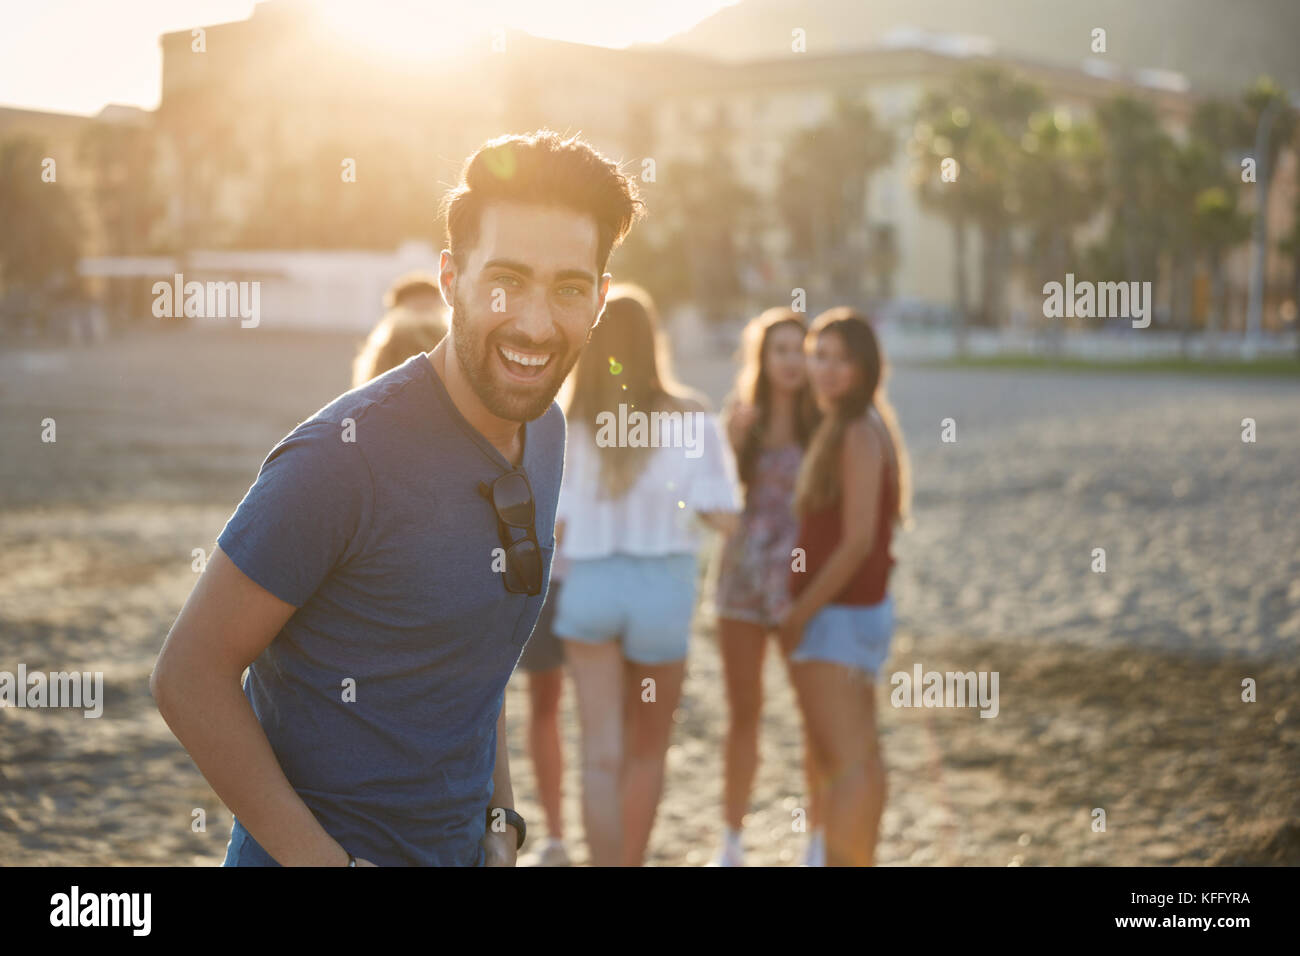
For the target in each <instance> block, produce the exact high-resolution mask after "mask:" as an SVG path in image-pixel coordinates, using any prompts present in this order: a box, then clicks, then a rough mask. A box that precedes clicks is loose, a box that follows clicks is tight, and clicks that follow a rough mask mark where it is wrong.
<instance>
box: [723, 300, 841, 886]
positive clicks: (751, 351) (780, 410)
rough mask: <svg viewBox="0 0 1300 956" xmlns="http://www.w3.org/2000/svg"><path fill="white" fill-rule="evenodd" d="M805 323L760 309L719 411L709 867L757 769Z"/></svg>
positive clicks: (735, 853) (733, 827)
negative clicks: (722, 708) (736, 477)
mask: <svg viewBox="0 0 1300 956" xmlns="http://www.w3.org/2000/svg"><path fill="white" fill-rule="evenodd" d="M806 329H807V326H806V325H805V324H804V321H803V318H802V317H801V316H800V315H799V313H797V312H794V311H792V310H790V309H784V308H775V309H768V310H767V311H766V312H764V313H763V314H762V315H760V316H758V317H757V318H755V319H752V320H751V321H750V322H749V324H748V325H747V326H745V331H744V334H743V336H742V339H741V361H742V365H741V369H740V372H739V374H738V375H737V377H736V384H735V387H734V389H733V390H732V393H731V396H730V397H729V399H728V401H727V403H726V405H725V406H724V409H723V422H724V423H725V426H726V430H727V437H728V439H729V441H730V443H731V447H732V449H733V451H734V452H735V454H736V459H737V464H738V470H739V474H740V481H741V484H742V486H743V488H744V496H745V510H744V513H743V514H742V515H741V518H740V526H739V527H738V528H737V529H736V532H735V533H734V534H732V535H731V536H730V537H728V539H727V541H726V543H725V544H724V545H723V549H722V558H721V562H720V565H719V572H718V584H717V591H716V596H715V600H714V604H715V608H716V612H717V615H718V639H719V644H720V646H721V649H722V663H723V672H724V675H725V677H726V683H727V703H728V709H729V713H730V722H729V724H728V728H727V745H726V756H725V761H724V773H725V785H724V790H723V813H724V816H725V826H726V831H725V834H724V836H723V842H722V849H721V851H720V852H719V854H718V856H717V858H716V860H715V861H714V862H715V864H716V865H718V866H741V865H743V864H744V852H743V848H742V843H741V827H742V826H743V824H744V819H745V813H746V811H747V810H748V809H749V797H750V791H751V789H752V787H753V783H754V774H755V772H756V771H757V769H758V724H759V711H760V709H761V707H762V701H763V660H764V656H765V653H766V650H767V636H768V634H770V633H772V632H773V631H775V629H776V627H777V624H778V623H779V622H780V620H781V616H782V615H783V614H784V613H785V609H786V605H787V603H788V595H787V589H786V588H787V579H788V577H789V574H790V562H791V550H792V549H793V548H794V545H795V538H796V537H797V535H798V531H799V522H798V520H797V519H796V518H795V516H794V510H793V506H794V486H795V478H796V476H797V475H798V473H799V463H800V462H801V461H802V460H803V453H804V448H805V447H807V445H808V441H809V439H810V438H811V436H812V433H813V429H814V428H815V427H816V424H817V418H818V415H817V409H816V406H815V405H814V404H813V401H812V395H811V393H810V392H809V389H808V377H807V374H806V371H805V367H804V346H803V342H804V333H805V331H806ZM807 770H808V795H809V800H810V807H809V809H810V811H811V813H810V817H811V821H810V822H811V823H812V825H813V830H812V833H813V837H812V839H811V840H810V841H809V853H808V856H807V858H806V859H805V862H806V863H808V864H809V865H814V866H815V865H819V861H820V855H819V853H820V844H819V837H820V831H819V830H818V829H817V827H816V824H817V821H818V819H819V817H818V809H819V808H818V800H817V794H816V792H815V790H814V787H815V784H816V779H815V777H814V776H813V774H812V773H811V765H809V766H808V767H807Z"/></svg>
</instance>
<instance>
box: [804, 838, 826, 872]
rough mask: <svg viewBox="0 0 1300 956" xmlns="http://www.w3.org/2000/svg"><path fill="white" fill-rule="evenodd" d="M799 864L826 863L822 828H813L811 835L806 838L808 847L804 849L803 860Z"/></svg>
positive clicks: (821, 864)
mask: <svg viewBox="0 0 1300 956" xmlns="http://www.w3.org/2000/svg"><path fill="white" fill-rule="evenodd" d="M799 865H800V866H825V865H826V834H825V832H824V831H822V830H814V831H813V832H812V836H810V837H809V838H808V848H807V849H806V850H804V854H803V862H802V863H801V864H799Z"/></svg>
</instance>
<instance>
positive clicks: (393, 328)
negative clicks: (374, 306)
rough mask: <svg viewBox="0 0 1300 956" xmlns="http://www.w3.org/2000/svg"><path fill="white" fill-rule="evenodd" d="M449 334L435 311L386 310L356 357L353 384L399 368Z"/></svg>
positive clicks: (399, 307)
mask: <svg viewBox="0 0 1300 956" xmlns="http://www.w3.org/2000/svg"><path fill="white" fill-rule="evenodd" d="M446 334H447V326H445V325H444V324H443V323H442V322H441V321H440V320H439V319H438V318H437V316H436V314H435V313H432V312H429V311H427V310H417V309H412V308H408V307H407V306H397V307H395V308H392V309H389V310H388V311H387V312H385V313H384V317H383V318H381V319H380V320H379V322H378V323H376V325H375V327H374V328H373V329H371V330H370V334H369V335H368V336H366V341H365V343H364V344H363V345H362V346H361V349H360V350H359V351H358V353H357V357H356V358H355V359H353V361H352V387H353V388H358V387H360V386H362V385H364V384H366V382H368V381H370V380H371V379H372V378H374V377H375V376H377V375H382V374H383V373H384V372H387V371H388V370H389V369H393V368H396V367H397V366H399V365H401V364H402V363H403V362H405V361H406V360H407V359H408V358H410V357H411V356H412V355H418V354H419V353H420V352H427V351H429V349H431V348H433V347H434V346H435V345H437V344H438V343H439V342H441V341H442V337H443V336H444V335H446Z"/></svg>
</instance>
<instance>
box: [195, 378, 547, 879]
mask: <svg viewBox="0 0 1300 956" xmlns="http://www.w3.org/2000/svg"><path fill="white" fill-rule="evenodd" d="M349 437H350V438H352V439H353V440H350V441H349V440H346V439H347V438H349ZM523 441H524V455H523V464H522V467H523V470H524V472H525V473H526V474H527V476H528V480H529V483H530V484H531V486H532V489H533V498H534V501H535V502H536V508H535V514H536V529H537V540H538V542H539V543H540V545H541V548H542V557H543V572H544V580H546V579H548V578H549V574H550V566H551V557H552V555H553V553H554V549H555V505H556V499H557V498H558V496H559V490H560V477H561V472H562V470H563V467H564V416H563V414H562V413H561V412H560V408H559V406H558V405H556V404H554V403H552V404H551V407H550V408H549V409H548V410H547V412H546V413H545V414H544V415H542V416H541V417H540V418H538V419H536V420H534V421H531V422H529V423H527V425H526V426H525V427H524V439H523ZM510 469H511V465H510V463H509V462H508V461H507V460H506V458H505V457H504V456H503V455H502V454H501V453H500V452H499V451H497V449H496V448H495V447H493V446H492V444H491V443H490V442H489V441H488V440H487V439H486V438H485V437H483V435H482V434H480V433H479V432H478V431H477V430H476V429H475V428H474V427H473V426H472V425H470V424H469V422H467V421H466V420H465V418H464V417H463V416H462V415H461V414H460V412H459V411H457V409H456V407H455V405H454V404H452V401H451V397H450V396H449V395H448V394H447V390H446V388H445V386H444V385H443V383H442V379H441V378H440V377H439V376H438V374H437V372H435V371H434V369H433V366H432V364H431V363H430V361H429V359H428V357H427V356H425V355H423V354H421V355H416V356H413V357H412V358H410V359H408V360H407V361H406V362H405V363H403V364H402V365H400V366H398V367H397V368H395V369H392V370H391V371H389V372H387V373H385V374H383V375H381V376H379V377H378V378H377V379H375V380H374V381H372V382H370V383H369V384H367V385H364V386H362V387H360V388H358V389H355V390H353V391H350V392H347V393H345V394H343V395H341V396H339V397H338V398H337V399H335V400H334V401H333V402H331V403H330V404H328V405H326V406H325V407H324V408H322V409H321V410H320V411H318V412H317V413H316V414H315V415H313V416H312V417H311V418H309V419H308V420H307V421H305V422H303V423H302V424H300V425H299V426H298V427H297V428H295V429H294V430H293V431H292V432H290V433H289V434H288V435H287V436H286V437H285V438H284V439H283V440H281V441H280V443H279V444H278V445H276V446H275V448H273V449H272V450H271V453H270V454H269V455H268V456H267V458H266V461H265V462H263V463H262V468H261V471H260V472H259V474H258V476H257V481H256V482H255V483H254V484H253V486H252V487H251V488H250V489H249V491H248V494H247V495H245V496H244V500H243V501H242V502H240V504H239V507H238V509H236V511H235V513H234V515H233V516H231V518H230V520H229V521H228V522H227V523H226V526H225V528H224V529H223V530H222V532H221V535H220V536H219V537H218V539H217V543H218V544H219V545H220V546H221V550H222V551H224V552H225V553H226V554H227V555H228V556H229V557H230V559H231V560H232V561H233V562H234V563H235V564H236V565H237V566H238V567H239V569H240V570H241V571H243V572H244V574H246V575H248V577H250V578H251V579H252V580H253V581H255V582H257V583H258V584H259V585H261V586H262V587H263V588H265V589H266V590H267V591H270V592H271V593H272V594H274V595H275V596H276V597H279V598H280V599H281V600H284V601H287V602H288V603H290V604H293V605H295V606H296V607H297V608H298V610H297V611H296V612H295V613H294V614H293V616H292V617H291V618H290V619H289V621H288V622H287V623H286V624H285V626H284V628H283V629H282V630H281V631H280V633H279V634H278V635H277V636H276V637H275V639H274V640H273V641H272V642H271V643H270V645H269V646H268V647H267V648H266V650H265V651H263V652H262V654H261V655H260V656H259V657H258V658H257V660H256V661H254V662H253V664H252V665H251V667H250V668H249V671H248V678H247V680H246V681H245V684H244V693H245V694H246V695H247V697H248V699H249V701H250V702H251V703H252V706H253V711H254V712H255V713H256V714H257V718H258V720H259V721H260V722H261V725H262V729H263V730H264V731H265V732H266V736H267V737H268V739H269V740H270V742H271V747H272V748H273V749H274V751H275V755H276V757H277V758H278V760H279V762H280V766H281V767H282V768H283V769H284V772H285V775H286V776H287V777H288V778H289V782H290V783H291V784H292V785H293V788H294V790H296V791H297V793H298V795H299V796H300V797H302V799H303V801H304V802H305V803H306V804H307V806H308V807H310V808H311V810H312V812H313V813H314V814H315V815H316V817H317V819H318V820H320V822H321V825H322V826H323V827H324V828H325V830H326V832H328V833H329V834H330V835H331V836H333V837H334V838H335V839H336V840H338V841H339V843H341V844H342V845H343V847H344V848H345V849H347V850H349V851H350V852H352V853H353V854H354V855H356V856H358V857H363V858H365V859H369V860H371V861H373V862H374V863H377V864H379V865H381V866H384V865H389V866H398V865H422V866H429V865H459V866H474V865H478V864H480V863H481V862H482V856H483V854H482V849H481V847H480V844H479V841H480V840H481V839H482V837H483V833H484V820H485V811H486V808H487V807H488V805H489V800H490V798H491V795H492V772H493V768H494V767H495V765H496V739H497V737H496V722H497V716H498V714H499V713H500V710H501V705H502V702H503V700H504V696H505V686H506V682H507V680H508V679H509V677H510V673H511V671H512V670H513V669H514V666H515V664H516V662H517V661H518V659H519V655H520V652H521V651H522V650H523V647H524V644H525V643H526V642H527V640H528V636H529V634H530V633H531V632H532V629H533V625H534V624H535V623H536V621H537V616H538V613H539V611H540V610H541V607H542V601H543V598H544V590H543V594H539V595H535V596H531V597H530V596H528V595H523V594H511V593H509V592H508V591H506V588H505V582H504V580H503V577H504V575H503V574H502V573H500V571H497V570H494V555H493V552H494V549H499V548H500V547H501V546H502V545H501V541H500V538H499V537H498V534H497V521H496V515H495V513H494V511H493V509H492V504H491V502H490V501H489V500H488V499H487V498H485V497H483V495H482V494H481V493H480V491H479V487H478V486H479V483H480V482H491V481H492V480H493V479H495V478H496V477H498V476H499V475H502V474H504V473H505V472H507V471H509V470H510ZM511 535H512V537H514V538H519V537H522V536H523V531H522V530H521V529H511ZM498 557H499V555H498ZM500 565H501V562H500V561H499V560H498V561H496V562H495V566H496V567H498V568H499V567H500ZM347 681H355V701H348V700H345V699H344V698H345V690H346V687H345V682H347ZM349 686H350V685H349Z"/></svg>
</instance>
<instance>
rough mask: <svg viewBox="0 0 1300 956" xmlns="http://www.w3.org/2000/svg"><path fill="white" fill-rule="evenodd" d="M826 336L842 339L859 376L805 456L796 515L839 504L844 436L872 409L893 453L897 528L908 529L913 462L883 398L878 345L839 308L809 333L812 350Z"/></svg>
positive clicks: (857, 319)
mask: <svg viewBox="0 0 1300 956" xmlns="http://www.w3.org/2000/svg"><path fill="white" fill-rule="evenodd" d="M823 335H836V336H839V339H840V341H841V342H842V343H843V344H844V349H845V351H846V352H848V354H849V356H850V358H851V359H852V360H853V362H854V364H856V365H857V367H858V371H859V373H860V374H859V375H858V380H857V382H856V383H855V384H854V386H853V387H852V388H851V389H850V390H849V392H848V394H847V395H845V396H844V397H842V398H841V399H840V400H839V401H838V402H837V403H836V406H835V408H834V410H833V411H832V412H831V413H830V414H827V415H825V416H824V417H823V418H822V421H821V424H820V425H818V426H817V431H816V432H814V434H813V438H812V442H811V444H810V445H809V448H808V453H807V454H806V455H804V459H803V464H802V465H801V466H800V468H799V478H798V480H797V482H796V483H795V493H794V501H795V511H796V513H798V514H800V515H809V514H812V513H814V512H817V511H821V510H823V509H825V508H829V507H831V505H833V504H835V502H837V501H838V500H839V499H840V495H841V494H842V492H843V489H842V488H841V487H840V451H841V448H842V447H843V444H844V431H845V429H846V428H847V427H848V425H849V423H850V422H852V421H855V420H856V419H858V418H860V417H862V416H863V415H864V414H866V413H867V411H868V409H870V408H873V407H874V408H875V410H876V412H877V414H879V415H880V418H881V420H882V421H883V422H884V423H885V430H886V431H887V432H888V433H889V439H890V443H891V444H892V445H893V448H894V460H895V461H896V462H897V463H898V467H897V468H895V469H894V482H895V486H894V490H895V492H896V495H895V499H894V500H895V501H897V502H898V508H897V511H896V512H895V514H894V518H895V520H897V521H898V522H899V524H901V525H903V526H906V525H907V524H908V522H909V516H910V513H911V496H912V492H911V481H912V476H911V470H912V469H911V462H910V461H909V460H908V456H907V446H906V445H905V444H904V443H903V432H902V429H901V428H899V425H898V415H897V414H896V413H895V412H894V407H893V405H891V404H890V403H889V398H888V396H887V395H886V394H885V385H884V378H885V372H886V370H887V369H886V366H885V363H884V359H883V357H882V355H881V352H880V343H879V341H877V339H876V333H875V331H874V330H873V329H872V328H871V323H870V322H868V321H867V320H866V319H865V318H864V317H863V316H861V315H860V314H858V313H857V312H855V311H854V310H853V309H850V308H846V307H844V306H841V307H839V308H834V309H829V310H827V311H826V312H823V313H822V314H821V315H819V316H817V318H816V320H815V321H814V322H813V324H812V329H811V330H810V332H809V338H808V342H809V344H810V346H814V345H815V344H816V342H817V339H818V338H820V337H821V336H823Z"/></svg>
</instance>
